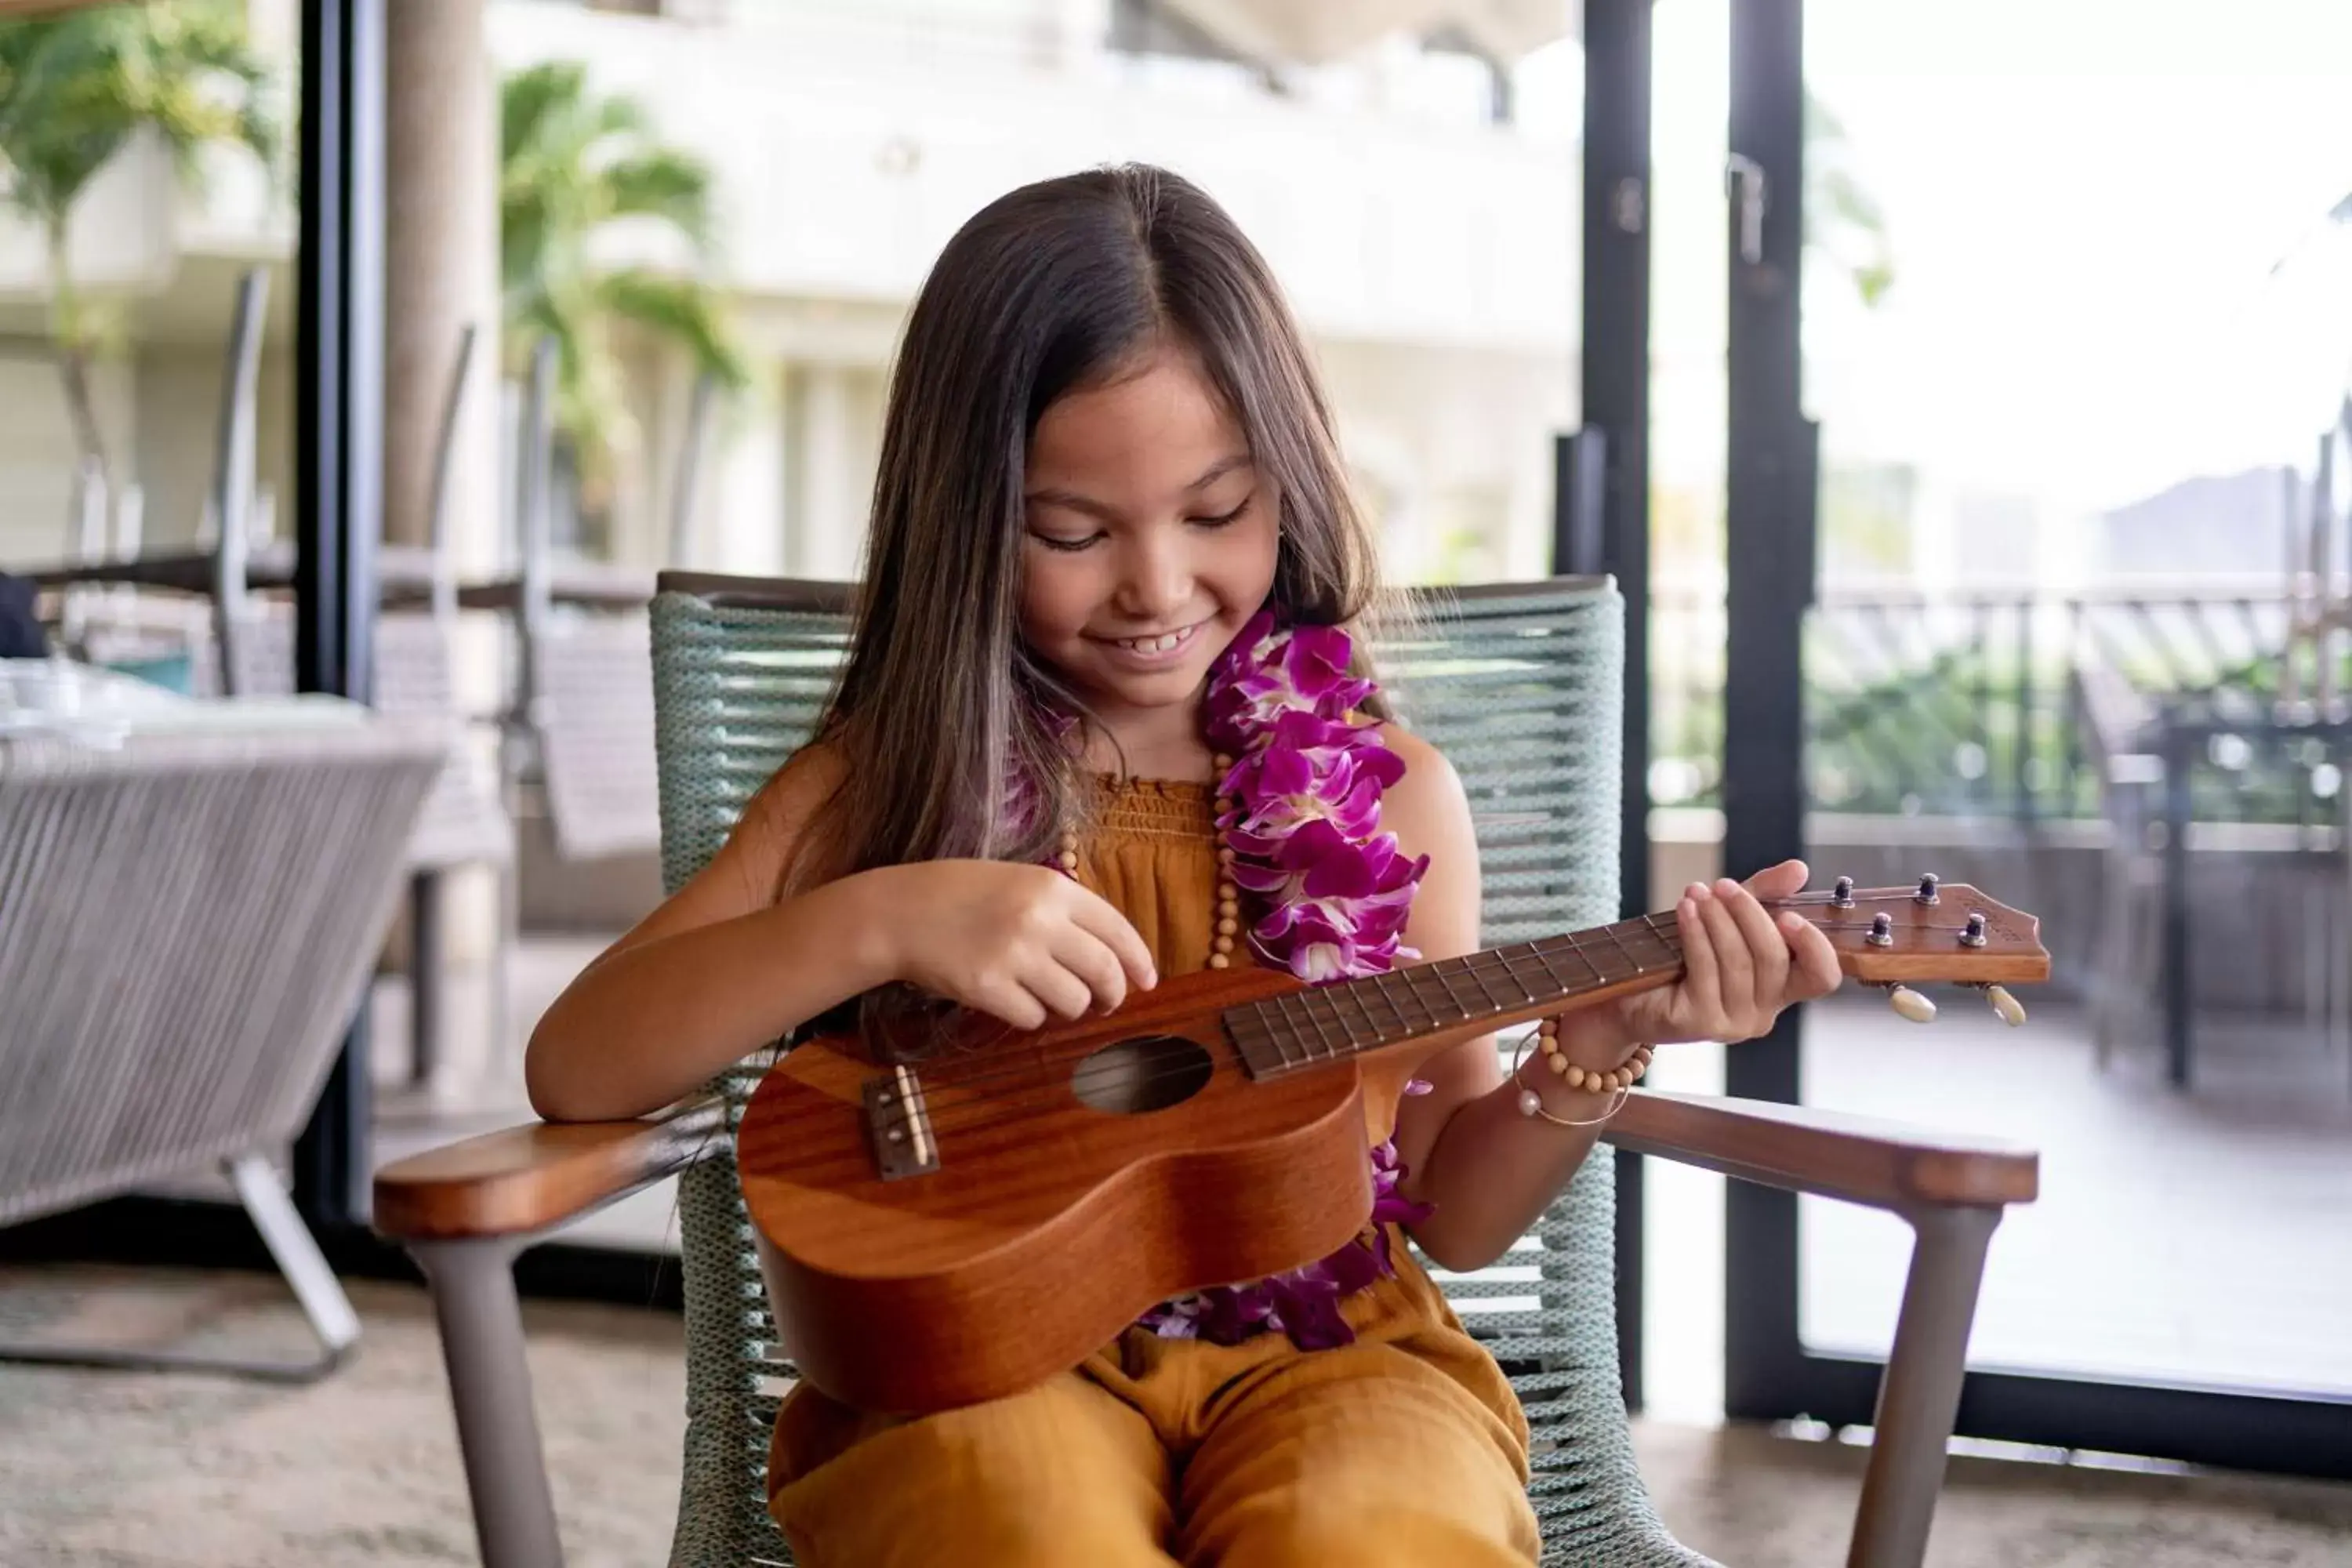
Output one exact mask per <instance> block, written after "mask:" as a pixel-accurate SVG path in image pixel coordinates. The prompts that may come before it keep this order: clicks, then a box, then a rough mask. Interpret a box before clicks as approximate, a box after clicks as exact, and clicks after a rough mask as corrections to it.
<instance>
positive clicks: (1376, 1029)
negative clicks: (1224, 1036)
mask: <svg viewBox="0 0 2352 1568" xmlns="http://www.w3.org/2000/svg"><path fill="white" fill-rule="evenodd" d="M1682 972H1683V950H1682V941H1681V936H1680V933H1679V931H1677V929H1676V927H1675V917H1674V916H1673V915H1671V914H1653V915H1643V916H1642V917H1640V918H1638V919H1635V920H1630V921H1617V922H1616V923H1614V924H1612V925H1605V926H1594V927H1592V928H1591V929H1590V930H1587V931H1573V932H1570V934H1568V935H1566V936H1549V937H1545V938H1542V939H1541V940H1540V941H1537V942H1517V943H1515V944H1513V945H1511V946H1508V947H1493V948H1488V949H1486V951H1485V952H1474V953H1470V954H1467V955H1466V956H1465V957H1461V958H1447V959H1441V960H1439V961H1438V962H1436V963H1421V964H1415V965H1413V966H1412V967H1411V968H1409V969H1399V970H1393V971H1391V972H1390V973H1385V974H1374V975H1370V976H1367V977H1365V978H1363V979H1359V980H1349V981H1343V982H1340V983H1339V984H1329V985H1314V986H1308V987H1307V989H1305V990H1303V991H1294V992H1289V993H1286V994H1283V995H1280V996H1276V997H1272V998H1269V999H1268V1000H1265V1001H1263V1002H1252V1003H1247V1004H1245V1005H1242V1006H1238V1007H1234V1008H1230V1009H1228V1010H1227V1011H1226V1013H1225V1014H1224V1023H1225V1027H1226V1030H1227V1032H1228V1033H1229V1034H1230V1035H1231V1036H1232V1037H1233V1040H1234V1046H1235V1047H1236V1048H1237V1049H1238V1050H1239V1051H1240V1053H1241V1058H1242V1065H1243V1067H1244V1068H1245V1069H1246V1070H1247V1071H1248V1072H1249V1074H1250V1076H1251V1077H1252V1078H1256V1079H1265V1078H1275V1077H1278V1076H1280V1075H1281V1074H1283V1073H1286V1072H1294V1071H1297V1070H1298V1069H1299V1068H1308V1067H1315V1066H1319V1065H1321V1064H1323V1063H1327V1062H1331V1061H1337V1060H1339V1059H1340V1058H1346V1057H1353V1056H1362V1055H1365V1054H1367V1053H1370V1052H1373V1051H1380V1050H1384V1049H1386V1048H1388V1047H1391V1046H1400V1045H1403V1044H1406V1043H1408V1042H1410V1041H1414V1040H1421V1039H1425V1038H1427V1037H1431V1036H1433V1035H1441V1034H1449V1033H1450V1034H1455V1035H1467V1034H1468V1033H1469V1032H1470V1031H1471V1030H1473V1029H1474V1028H1475V1029H1476V1030H1478V1031H1480V1032H1483V1031H1485V1030H1487V1029H1498V1028H1504V1027H1507V1026H1510V1025H1513V1024H1520V1023H1527V1022H1529V1021H1531V1020H1534V1019H1537V1018H1541V1017H1544V1016H1549V1015H1550V1014H1554V1013H1559V1012H1566V1011H1569V1010H1571V1009H1573V1008H1576V1007H1580V1006H1584V1005H1590V1004H1591V1003H1593V1002H1597V1001H1601V1000H1603V999H1605V998H1607V997H1612V996H1616V995H1621V994H1624V993H1627V992H1631V991H1645V990H1648V989H1650V988H1651V987H1653V986H1656V985H1664V984H1670V983H1672V982H1673V981H1674V980H1675V979H1676V978H1677V977H1678V976H1680V975H1681V973H1682Z"/></svg>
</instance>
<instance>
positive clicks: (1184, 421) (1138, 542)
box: [1021, 348, 1279, 731]
mask: <svg viewBox="0 0 2352 1568" xmlns="http://www.w3.org/2000/svg"><path fill="white" fill-rule="evenodd" d="M1026 478H1027V484H1026V489H1025V492H1024V497H1023V501H1024V528H1025V531H1026V533H1027V539H1026V540H1025V542H1024V547H1023V561H1022V584H1021V631H1022V636H1023V637H1024V639H1025V640H1026V641H1027V642H1028V644H1029V646H1030V647H1031V648H1033V649H1034V650H1035V652H1036V653H1037V654H1038V656H1039V657H1040V658H1044V659H1045V661H1046V662H1047V663H1049V664H1051V665H1052V666H1053V667H1054V668H1055V669H1056V670H1057V671H1058V672H1059V673H1060V674H1061V675H1062V677H1063V679H1066V680H1067V681H1069V682H1070V684H1071V685H1072V686H1073V687H1075V688H1076V689H1077V690H1078V692H1079V693H1080V695H1082V696H1083V697H1085V698H1086V700H1087V702H1088V703H1089V704H1090V705H1091V706H1092V707H1093V708H1094V709H1095V710H1096V711H1097V714H1098V715H1100V717H1101V718H1102V719H1103V721H1105V722H1106V723H1107V724H1108V725H1109V726H1111V728H1112V729H1113V730H1114V731H1117V730H1118V729H1119V728H1120V727H1121V721H1122V720H1126V721H1133V720H1136V719H1139V718H1142V717H1143V716H1144V715H1145V714H1146V713H1147V712H1148V711H1149V710H1155V709H1165V708H1171V707H1175V706H1180V705H1184V704H1189V703H1190V702H1192V700H1194V699H1195V698H1196V697H1198V695H1199V694H1200V691H1201V689H1202V685H1203V683H1204V682H1205V681H1206V679H1207V678H1208V673H1209V666H1210V664H1211V663H1212V662H1213V660H1214V659H1215V658H1216V657H1217V655H1219V654H1220V653H1223V651H1224V649H1225V647H1226V645H1227V644H1229V643H1231V642H1232V641H1233V640H1234V637H1235V636H1237V635H1238V634H1239V633H1240V631H1241V629H1242V627H1243V626H1244V625H1245V624H1246V623H1247V622H1248V620H1249V618H1250V616H1253V615H1255V614H1256V613H1257V610H1258V608H1259V606H1260V605H1264V604H1265V598H1266V595H1267V594H1268V593H1270V592H1271V591H1272V589H1273V587H1274V574H1275V560H1276V538H1277V528H1276V518H1277V517H1278V515H1279V506H1278V498H1277V497H1276V495H1275V494H1274V493H1273V484H1272V481H1271V480H1270V479H1267V478H1266V477H1265V476H1264V475H1262V474H1261V473H1260V472H1259V470H1258V468H1257V467H1256V466H1255V464H1254V463H1253V462H1252V461H1251V458H1250V450H1249V443H1248V442H1247V440H1246V439H1244V437H1243V434H1242V429H1241V426H1239V425H1238V424H1236V423H1235V422H1234V417H1233V416H1232V415H1231V414H1230V413H1229V412H1227V410H1226V408H1225V406H1224V404H1223V400H1222V399H1220V398H1219V397H1218V396H1217V395H1216V391H1215V389H1214V388H1213V386H1212V385H1211V384H1209V383H1208V381H1207V380H1206V379H1205V378H1204V377H1203V376H1202V374H1201V373H1200V370H1199V368H1198V366H1197V364H1196V363H1195V362H1194V361H1193V359H1192V356H1191V355H1189V354H1186V353H1181V352H1180V351H1171V350H1169V349H1166V348H1161V349H1156V350H1154V351H1153V352H1152V353H1150V354H1149V355H1148V356H1147V357H1145V358H1144V359H1142V360H1141V361H1139V363H1137V365H1136V366H1135V367H1134V368H1132V369H1130V370H1129V371H1128V372H1127V373H1126V374H1122V375H1120V376H1118V378H1116V379H1115V380H1112V381H1110V382H1108V383H1105V384H1099V385H1096V386H1093V387H1089V388H1085V389H1082V390H1080V391H1077V392H1073V393H1071V394H1069V395H1067V396H1065V397H1063V398H1061V399H1060V400H1058V401H1057V402H1055V404H1053V405H1051V406H1049V407H1048V408H1047V409H1046V410H1045V414H1044V415H1043V416H1040V417H1039V419H1038V421H1037V428H1036V431H1035V433H1034V435H1033V436H1032V437H1030V441H1029V458H1028V464H1027V476H1026Z"/></svg>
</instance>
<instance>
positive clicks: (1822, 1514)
mask: <svg viewBox="0 0 2352 1568" xmlns="http://www.w3.org/2000/svg"><path fill="white" fill-rule="evenodd" d="M352 1299H353V1300H354V1302H355V1303H356V1304H357V1306H358V1308H359V1310H360V1313H361V1316H362V1319H363V1320H364V1321H365V1324H366V1331H365V1338H364V1339H363V1341H362V1346H361V1350H360V1353H359V1354H358V1356H357V1357H356V1359H354V1360H353V1361H352V1363H349V1364H348V1365H347V1366H346V1367H345V1368H343V1369H342V1370H341V1372H339V1373H337V1374H336V1375H335V1376H333V1377H332V1378H331V1379H329V1380H328V1381H326V1382H324V1383H322V1384H316V1385H313V1386H310V1387H307V1388H284V1387H272V1386H268V1385H264V1384H251V1383H240V1382H236V1381H234V1380H230V1379H226V1378H220V1377H212V1376H200V1375H194V1374H188V1373H168V1374H165V1373H153V1374H151V1373H95V1372H69V1371H60V1370H50V1369H36V1368H31V1367H26V1366H18V1365H7V1364H0V1563H5V1564H7V1565H8V1568H100V1565H105V1568H163V1565H165V1564H170V1565H171V1568H316V1565H319V1564H325V1563H359V1564H369V1565H382V1568H395V1565H396V1568H427V1565H429V1564H446V1563H474V1562H476V1561H477V1558H476V1555H475V1548H474V1540H473V1531H472V1526H471V1524H470V1522H469V1521H468V1517H467V1511H466V1490H465V1479H464V1474H463V1471H462V1470H461V1468H460V1467H459V1464H458V1459H457V1438H456V1435H455V1431H454V1429H453V1427H452V1426H451V1422H450V1415H449V1406H448V1399H447V1394H446V1390H445V1387H444V1385H443V1381H442V1373H441V1364H440V1360H439V1352H438V1348H437V1345H436V1340H435V1337H434V1331H433V1322H432V1317H431V1314H430V1312H429V1310H427V1307H426V1303H425V1298H424V1295H423V1293H422V1292H421V1291H418V1290H415V1289H404V1288H402V1287H398V1286H389V1285H372V1284H361V1285H357V1286H355V1287H354V1288H353V1289H352ZM528 1316H529V1328H530V1360H531V1371H532V1374H533V1376H534V1377H535V1378H536V1379H537V1380H538V1387H539V1396H540V1410H541V1432H542V1434H543V1436H544V1440H545V1443H546V1447H547V1453H548V1464H549V1469H550V1473H551V1477H552V1485H553V1487H554V1491H555V1498H556V1505H557V1508H558V1510H559V1512H560V1514H561V1516H562V1521H563V1532H564V1538H565V1542H566V1546H567V1549H568V1554H569V1561H570V1563H571V1564H572V1568H649V1565H655V1564H658V1563H661V1562H662V1561H664V1559H665V1557H666V1555H667V1550H668V1543H669V1527H670V1520H671V1514H672V1510H673V1509H674V1508H675V1506H676V1500H677V1464H678V1439H679V1434H680V1431H681V1429H682V1426H683V1417H682V1415H681V1413H680V1408H679V1406H680V1401H681V1399H682V1398H683V1395H684V1367H683V1361H682V1355H683V1352H682V1348H681V1345H682V1342H681V1338H680V1332H679V1325H678V1321H677V1319H676V1318H675V1317H672V1316H669V1315H667V1314H664V1313H659V1312H652V1311H631V1310H626V1309H622V1308H612V1307H585V1306H576V1305H569V1304H561V1303H551V1304H534V1305H532V1306H531V1307H530V1308H529V1309H528ZM31 1332H37V1333H41V1334H45V1335H60V1336H62V1335H72V1334H78V1333H79V1334H85V1335H100V1334H103V1335H107V1336H110V1337H115V1338H131V1337H141V1338H144V1339H146V1340H148V1341H150V1342H156V1343H163V1342H177V1343H181V1344H184V1345H195V1344H211V1345H221V1346H232V1345H233V1346H239V1347H244V1348H247V1349H248V1350H249V1351H253V1352H276V1353H281V1354H292V1353H296V1352H299V1350H300V1349H301V1348H302V1344H301V1331H300V1327H299V1320H298V1319H297V1318H296V1317H295V1315H294V1312H293V1310H292V1307H291V1305H290V1303H289V1302H287V1301H286V1300H284V1298H283V1297H282V1295H281V1293H280V1289H279V1288H278V1286H277V1284H276V1282H275V1281H273V1280H269V1279H263V1278H260V1277H257V1276H254V1275H248V1274H216V1275H215V1274H202V1275H189V1274H172V1273H169V1272H165V1271H158V1270H140V1271H136V1272H131V1271H122V1270H112V1269H99V1268H70V1269H47V1268H39V1269H35V1268H11V1269H0V1334H8V1335H12V1336H14V1335H22V1334H26V1333H31ZM1636 1441H1637V1445H1638V1447H1640V1449H1641V1452H1642V1458H1643V1473H1644V1475H1645V1477H1646V1479H1647V1480H1648V1482H1649V1485H1650V1488H1651V1489H1652V1491H1653V1492H1654V1494H1655V1495H1656V1497H1657V1500H1658V1504H1659V1511H1660V1512H1661V1513H1663V1514H1664V1517H1665V1519H1666V1521H1667V1522H1668V1523H1669V1524H1670V1525H1671V1526H1673V1527H1674V1529H1675V1531H1676V1532H1677V1533H1678V1534H1680V1535H1681V1536H1682V1537H1683V1538H1684V1539H1685V1541H1687V1542H1690V1543H1691V1544H1692V1545H1694V1546H1696V1547H1697V1548H1699V1549H1700V1550H1702V1551H1705V1552H1707V1553H1709V1554H1710V1555H1712V1556H1715V1557H1717V1558H1718V1559H1720V1560H1722V1561H1723V1562H1725V1563H1729V1564H1734V1565H1736V1568H1818V1565H1819V1564H1823V1563H1839V1562H1842V1561H1843V1560H1844V1542H1845V1535H1846V1531H1847V1529H1848V1527H1849V1524H1850V1522H1851V1520H1852V1510H1853V1497H1854V1493H1855V1489H1856V1488H1857V1486H1858V1485H1859V1482H1860V1477H1861V1473H1862V1464H1863V1460H1864V1454H1863V1452H1862V1451H1861V1450H1860V1449H1857V1448H1853V1447H1845V1446H1842V1445H1838V1444H1833V1443H1818V1444H1816V1443H1799V1442H1794V1441H1791V1440H1789V1439H1786V1438H1780V1437H1775V1436H1770V1435H1769V1434H1767V1433H1763V1432H1760V1431H1755V1430H1748V1429H1731V1430H1725V1431H1717V1430H1704V1429H1697V1428H1691V1427H1676V1426H1663V1425H1660V1424H1657V1423H1643V1424H1642V1425H1641V1426H1638V1427H1637V1429H1636ZM1928 1560H1929V1562H1930V1563H1933V1564H1935V1565H1936V1568H2215V1565H2217V1564H2224V1563H2228V1564H2265V1565H2274V1568H2322V1565H2324V1564H2325V1565H2330V1568H2342V1565H2343V1564H2346V1563H2352V1487H2331V1486H2320V1485H2313V1484H2308V1483H2293V1482H2281V1481H2273V1480H2263V1479H2248V1478H2239V1477H2221V1476H2177V1475H2158V1474H2143V1473H2132V1472H2126V1471H2115V1470H2101V1469H2088V1468H2071V1467H2060V1466H2054V1465H2040V1464H2021V1463H2010V1462H2000V1461H1992V1460H1985V1459H1970V1458H1963V1459H1958V1460H1956V1461H1955V1462H1954V1464H1953V1468H1952V1472H1951V1479H1950V1483H1949V1485H1948V1489H1947V1491H1946V1495H1945V1499H1944V1501H1943V1503H1942V1505H1941V1508H1940V1510H1939V1511H1938V1514H1937V1528H1936V1535H1935V1539H1934V1542H1933V1544H1932V1546H1931V1548H1930V1550H1929V1552H1928Z"/></svg>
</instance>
